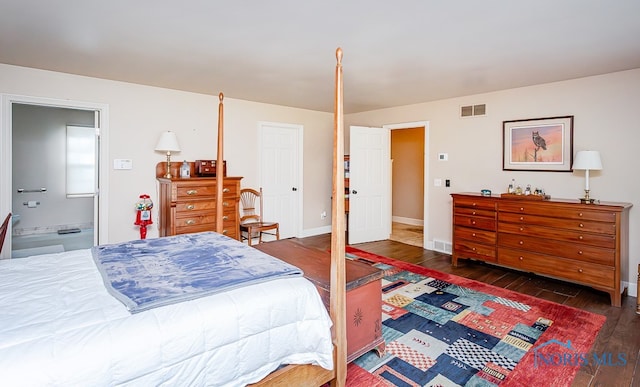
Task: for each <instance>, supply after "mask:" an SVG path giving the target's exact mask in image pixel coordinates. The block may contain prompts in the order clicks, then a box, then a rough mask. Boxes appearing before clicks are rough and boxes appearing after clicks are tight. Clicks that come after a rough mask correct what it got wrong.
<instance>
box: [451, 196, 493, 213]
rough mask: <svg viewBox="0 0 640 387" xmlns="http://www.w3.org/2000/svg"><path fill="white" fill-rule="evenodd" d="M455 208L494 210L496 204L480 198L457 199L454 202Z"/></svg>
mask: <svg viewBox="0 0 640 387" xmlns="http://www.w3.org/2000/svg"><path fill="white" fill-rule="evenodd" d="M454 204H455V207H456V208H457V207H468V208H476V209H479V210H490V211H495V210H496V202H495V201H493V200H490V199H485V198H482V197H478V198H471V197H459V198H455V200H454Z"/></svg>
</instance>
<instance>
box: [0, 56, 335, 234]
mask: <svg viewBox="0 0 640 387" xmlns="http://www.w3.org/2000/svg"><path fill="white" fill-rule="evenodd" d="M211 88H212V94H215V95H203V94H196V93H187V92H181V91H176V90H169V89H162V88H156V87H148V86H142V85H136V84H130V83H124V82H115V81H108V80H103V79H97V78H90V77H82V76H76V75H71V74H64V73H57V72H51V71H43V70H36V69H31V68H24V67H17V66H10V65H5V64H0V93H3V94H12V95H23V96H29V97H42V98H54V99H62V100H72V101H84V102H91V103H96V104H106V105H108V106H109V128H108V130H109V133H108V141H109V147H108V149H109V154H108V155H107V157H106V158H105V159H106V162H107V163H109V176H108V181H109V192H108V203H107V206H108V223H109V224H108V235H109V237H108V239H109V240H108V241H101V243H113V242H119V241H125V240H130V239H135V238H138V237H139V232H138V228H137V227H135V226H134V225H133V222H134V216H135V213H134V204H135V202H136V201H137V200H138V197H139V195H140V194H141V193H148V194H150V195H151V196H152V199H156V200H157V197H158V195H157V187H156V180H155V165H156V163H158V162H161V161H164V160H165V156H164V155H163V154H160V153H157V152H154V150H153V149H154V148H155V145H156V142H157V140H158V137H159V135H160V133H161V132H162V131H165V130H172V131H175V132H176V134H177V136H178V140H179V142H180V146H181V148H182V150H183V151H182V152H181V153H179V154H176V155H175V156H174V158H173V159H174V160H176V161H178V160H182V159H186V160H196V159H215V158H216V136H217V125H218V123H217V122H218V121H217V120H218V95H217V94H218V92H219V90H216V89H215V85H212V87H211ZM222 91H223V92H224V90H222ZM230 97H231V96H226V97H225V99H224V101H225V111H224V114H225V159H226V160H227V164H228V174H229V175H235V176H244V177H245V178H244V179H243V180H242V185H243V186H252V185H256V184H257V183H258V170H257V168H258V167H259V166H258V159H257V157H258V149H257V127H258V124H257V123H258V122H259V121H270V122H282V123H292V124H300V125H303V126H304V147H305V149H304V176H305V179H304V188H303V189H304V191H303V194H304V196H303V211H304V222H303V228H304V229H305V230H306V229H316V228H323V227H324V228H326V226H328V225H330V219H328V218H327V219H324V220H321V219H320V217H319V214H320V212H321V211H322V209H327V208H330V196H331V158H332V154H331V152H332V146H333V145H332V128H333V115H332V114H330V113H322V112H315V111H310V110H303V109H294V108H288V107H283V106H276V105H269V104H261V103H253V102H248V101H242V100H236V99H233V98H230ZM2 119H4V118H2ZM0 141H6V139H5V138H4V137H2V136H0ZM2 146H3V144H0V149H2ZM1 157H4V155H3V156H0V158H1ZM119 158H126V159H132V160H133V169H132V170H113V169H112V168H111V165H113V159H119ZM6 186H7V185H6V184H5V182H2V184H0V189H4V188H3V187H6ZM328 206H329V207H328ZM10 210H11V209H10V208H0V212H1V213H6V212H8V211H10ZM153 217H154V221H157V208H156V210H155V211H154V214H153ZM157 235H158V232H157V228H155V227H154V226H151V227H150V228H149V229H148V237H149V238H151V237H155V236H157Z"/></svg>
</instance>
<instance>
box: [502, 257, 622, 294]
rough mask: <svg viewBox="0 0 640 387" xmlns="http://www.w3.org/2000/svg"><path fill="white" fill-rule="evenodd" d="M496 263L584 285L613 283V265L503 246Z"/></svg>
mask: <svg viewBox="0 0 640 387" xmlns="http://www.w3.org/2000/svg"><path fill="white" fill-rule="evenodd" d="M498 263H499V264H501V265H505V266H509V267H513V268H516V269H519V270H523V271H528V272H533V273H536V274H544V275H550V276H556V277H559V278H562V279H567V280H570V281H576V282H580V283H583V284H586V285H595V286H601V287H607V288H611V287H613V286H614V285H615V284H614V279H615V268H614V267H613V266H604V265H598V264H593V263H588V262H580V261H573V260H570V259H563V258H556V257H550V256H547V255H542V254H536V253H531V252H526V251H518V250H512V249H508V248H503V247H500V248H499V249H498Z"/></svg>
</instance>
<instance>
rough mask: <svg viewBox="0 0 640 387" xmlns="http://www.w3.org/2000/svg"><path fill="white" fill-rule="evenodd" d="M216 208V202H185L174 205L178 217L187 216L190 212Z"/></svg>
mask: <svg viewBox="0 0 640 387" xmlns="http://www.w3.org/2000/svg"><path fill="white" fill-rule="evenodd" d="M215 208H216V202H215V201H213V200H187V201H183V202H177V203H176V212H177V213H178V214H180V215H179V216H187V215H183V214H188V213H191V212H198V211H207V210H214V209H215Z"/></svg>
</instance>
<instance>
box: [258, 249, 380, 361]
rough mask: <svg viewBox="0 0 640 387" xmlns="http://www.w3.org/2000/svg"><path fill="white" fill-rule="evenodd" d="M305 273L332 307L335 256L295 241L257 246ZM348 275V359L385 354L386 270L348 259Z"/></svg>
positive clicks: (323, 299) (346, 264)
mask: <svg viewBox="0 0 640 387" xmlns="http://www.w3.org/2000/svg"><path fill="white" fill-rule="evenodd" d="M255 247H256V248H257V249H258V250H261V251H263V252H265V253H267V254H269V255H271V256H274V257H277V258H279V259H281V260H283V261H285V262H288V263H290V264H292V265H294V266H296V267H299V268H300V269H302V271H303V272H304V276H305V278H307V279H308V280H310V281H311V282H313V284H314V285H316V288H318V292H319V293H320V297H321V298H322V301H323V302H324V304H325V306H326V307H327V309H328V308H329V274H330V269H331V267H330V265H329V262H330V260H331V255H330V254H329V253H328V252H324V251H321V250H317V249H312V248H308V247H305V246H303V245H300V244H298V243H295V242H292V241H290V240H286V239H284V240H280V241H273V242H267V243H261V244H259V245H257V246H255ZM345 266H346V274H347V314H346V319H347V362H351V361H353V360H355V359H356V358H357V357H359V356H360V355H362V354H364V353H366V352H368V351H370V350H372V349H375V350H376V351H377V352H378V354H379V355H381V354H382V353H384V349H385V343H384V338H383V337H382V317H381V310H382V270H380V269H378V268H375V267H373V266H370V265H368V264H366V263H363V262H357V261H352V260H349V259H347V260H345Z"/></svg>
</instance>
